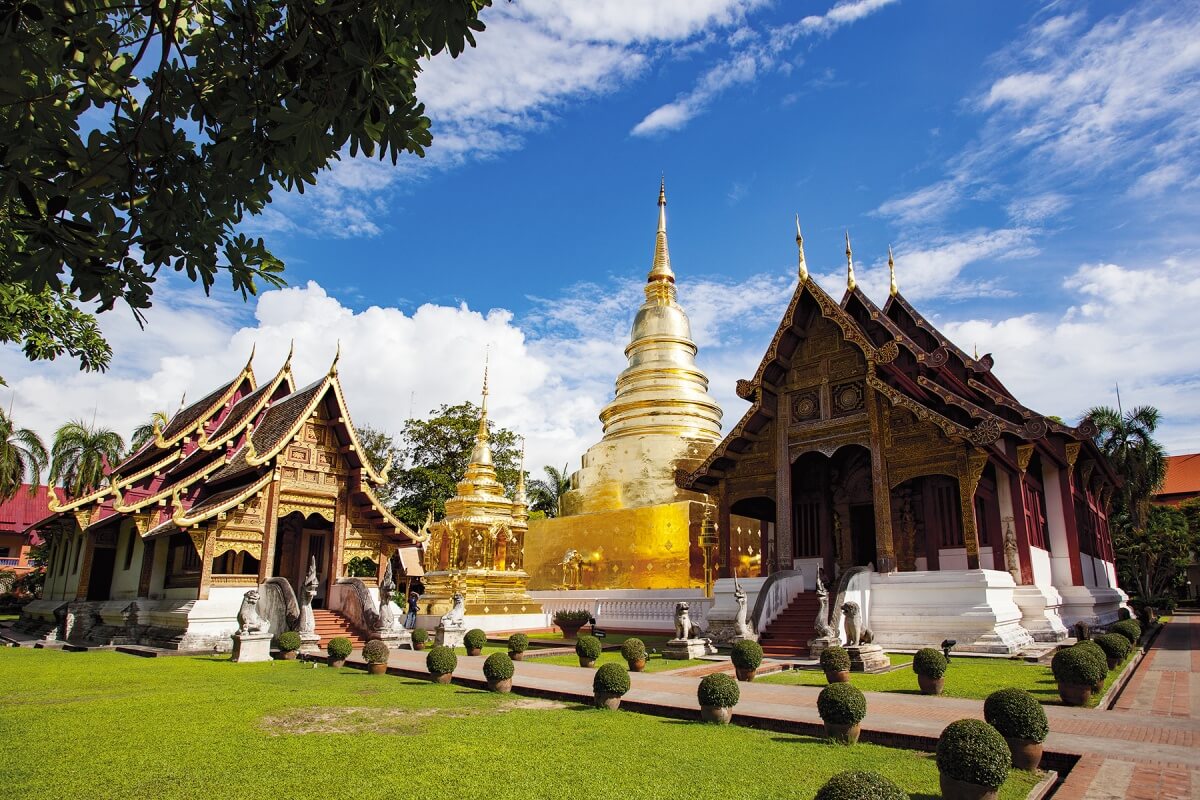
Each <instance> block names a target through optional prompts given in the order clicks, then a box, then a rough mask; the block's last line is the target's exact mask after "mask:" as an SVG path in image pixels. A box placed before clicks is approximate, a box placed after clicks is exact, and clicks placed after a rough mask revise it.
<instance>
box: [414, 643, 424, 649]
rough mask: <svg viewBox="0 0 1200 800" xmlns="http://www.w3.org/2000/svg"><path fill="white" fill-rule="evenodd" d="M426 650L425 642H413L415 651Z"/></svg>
mask: <svg viewBox="0 0 1200 800" xmlns="http://www.w3.org/2000/svg"><path fill="white" fill-rule="evenodd" d="M424 649H425V643H424V642H413V650H424Z"/></svg>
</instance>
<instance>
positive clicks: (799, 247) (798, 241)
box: [796, 214, 808, 283]
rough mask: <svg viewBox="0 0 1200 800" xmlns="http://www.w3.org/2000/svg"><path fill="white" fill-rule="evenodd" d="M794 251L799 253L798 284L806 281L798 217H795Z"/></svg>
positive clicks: (802, 241)
mask: <svg viewBox="0 0 1200 800" xmlns="http://www.w3.org/2000/svg"><path fill="white" fill-rule="evenodd" d="M796 249H797V250H799V251H800V282H801V283H804V282H805V281H806V280H808V262H806V261H805V260H804V236H803V235H802V234H801V233H800V215H799V214H797V215H796Z"/></svg>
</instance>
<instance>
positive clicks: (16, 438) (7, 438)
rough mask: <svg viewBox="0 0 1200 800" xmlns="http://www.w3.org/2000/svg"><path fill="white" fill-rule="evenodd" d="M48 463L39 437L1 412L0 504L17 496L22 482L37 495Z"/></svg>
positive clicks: (44, 448) (1, 410)
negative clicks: (20, 426)
mask: <svg viewBox="0 0 1200 800" xmlns="http://www.w3.org/2000/svg"><path fill="white" fill-rule="evenodd" d="M48 463H49V457H48V454H47V453H46V445H44V444H42V440H41V439H40V438H38V435H37V434H36V433H34V432H33V431H31V430H29V429H28V428H18V427H17V426H16V425H15V424H13V420H12V417H10V416H9V415H8V414H6V413H4V410H3V409H0V503H2V502H4V501H5V500H8V499H9V498H11V497H13V496H14V495H16V493H17V492H19V491H20V490H21V484H23V483H28V484H29V488H30V492H31V493H32V492H36V491H37V485H38V484H39V483H41V480H42V473H43V472H45V470H46V465H47V464H48Z"/></svg>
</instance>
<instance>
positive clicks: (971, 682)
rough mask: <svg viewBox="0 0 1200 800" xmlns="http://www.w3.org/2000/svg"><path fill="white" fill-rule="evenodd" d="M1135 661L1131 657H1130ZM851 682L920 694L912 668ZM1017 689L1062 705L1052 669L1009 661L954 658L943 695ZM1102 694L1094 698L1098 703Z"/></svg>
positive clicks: (899, 658)
mask: <svg viewBox="0 0 1200 800" xmlns="http://www.w3.org/2000/svg"><path fill="white" fill-rule="evenodd" d="M1131 657H1132V656H1131ZM888 658H890V659H891V661H892V663H893V664H905V665H909V664H912V656H911V655H897V654H891V655H889V656H888ZM1123 668H1124V665H1122V666H1121V667H1119V668H1117V669H1115V670H1113V671H1111V672H1109V673H1108V678H1107V679H1106V680H1105V682H1104V688H1105V691H1107V690H1108V687H1109V686H1110V685H1111V684H1112V682H1113V680H1115V679H1116V677H1117V676H1118V675H1119V674H1121V669H1123ZM755 680H756V681H761V682H763V683H782V684H788V685H792V686H824V685H825V673H824V672H821V671H820V670H787V671H785V672H776V673H773V674H771V675H765V676H763V677H761V678H756V679H755ZM850 682H851V683H853V684H854V685H855V686H857V687H858V688H859V689H862V690H863V691H864V692H898V693H900V694H920V693H921V690H920V689H919V688H917V676H916V675H915V674H913V671H912V668H911V667H906V668H905V669H898V670H895V671H894V672H885V673H882V674H878V675H864V674H862V673H857V672H855V673H851V674H850ZM1010 686H1015V687H1017V688H1019V689H1024V690H1025V691H1027V692H1029V693H1030V694H1032V695H1033V696H1034V697H1036V698H1037V699H1038V700H1039V701H1040V702H1042V703H1046V704H1048V705H1062V700H1060V699H1059V696H1058V684H1057V683H1055V681H1054V675H1053V674H1052V673H1051V672H1050V667H1048V666H1043V665H1041V664H1032V663H1030V662H1027V661H1022V660H1019V659H1008V658H963V657H959V658H952V659H951V661H950V669H948V670H946V685H945V687H944V688H943V690H942V694H943V695H945V696H946V697H967V698H973V699H976V700H982V699H984V698H985V697H987V696H988V695H989V694H991V693H992V692H994V691H996V690H997V689H1007V688H1008V687H1010ZM1102 694H1103V692H1101V693H1098V694H1095V695H1093V696H1092V703H1093V705H1094V704H1095V703H1098V702H1099V701H1100V697H1101V695H1102Z"/></svg>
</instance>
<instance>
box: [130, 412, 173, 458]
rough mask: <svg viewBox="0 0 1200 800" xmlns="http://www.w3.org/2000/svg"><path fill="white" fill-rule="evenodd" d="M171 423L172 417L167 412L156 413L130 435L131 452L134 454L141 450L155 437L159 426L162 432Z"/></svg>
mask: <svg viewBox="0 0 1200 800" xmlns="http://www.w3.org/2000/svg"><path fill="white" fill-rule="evenodd" d="M170 421H171V415H170V414H168V413H167V412H165V411H155V412H154V413H153V414H151V415H150V419H148V420H146V421H145V422H143V423H142V424H141V425H138V426H137V427H136V428H134V429H133V433H131V434H130V435H129V452H130V453H131V454H132V453H136V452H137V451H138V450H141V449H142V447H143V446H144V445H145V444H146V442H148V441H150V438H151V437H152V436H154V428H155V427H156V426H157V427H158V429H159V430H162V429H163V428H165V427H167V423H168V422H170Z"/></svg>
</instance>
